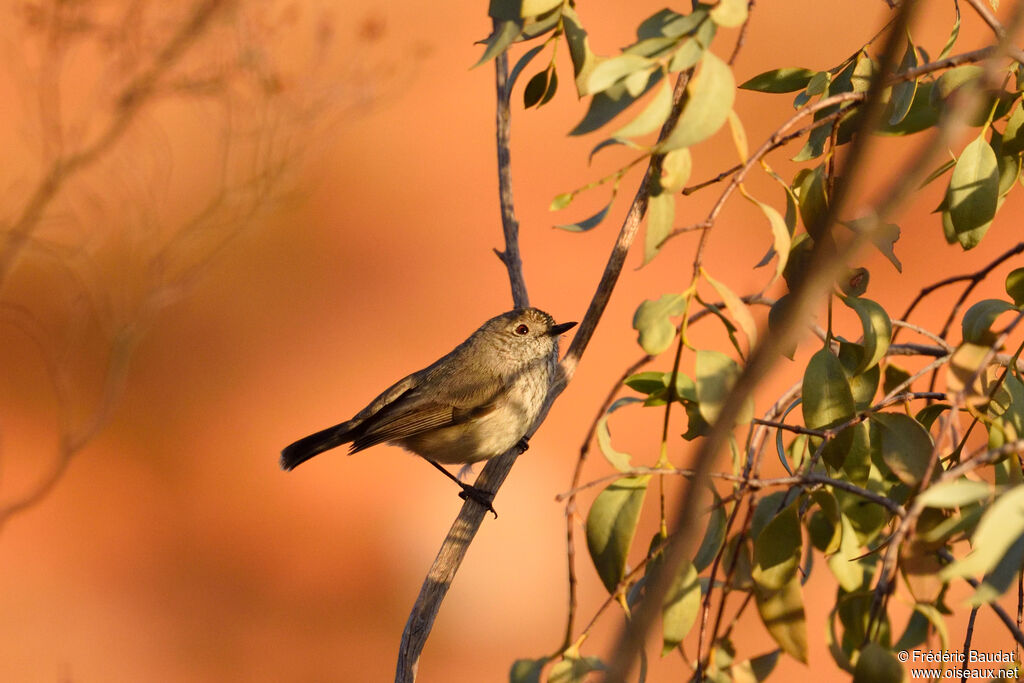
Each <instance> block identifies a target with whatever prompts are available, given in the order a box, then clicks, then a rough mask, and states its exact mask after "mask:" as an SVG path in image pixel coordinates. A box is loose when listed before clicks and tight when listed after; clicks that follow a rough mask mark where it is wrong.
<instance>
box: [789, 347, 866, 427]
mask: <svg viewBox="0 0 1024 683" xmlns="http://www.w3.org/2000/svg"><path fill="white" fill-rule="evenodd" d="M801 408H802V409H803V414H804V423H805V424H806V425H807V426H808V427H809V428H811V429H829V428H831V427H834V426H836V425H839V424H842V423H844V422H847V421H849V420H850V419H851V418H853V415H854V412H855V410H854V401H853V393H852V392H851V391H850V384H849V382H848V381H847V379H846V373H845V372H843V366H842V364H841V363H840V362H839V359H838V358H836V357H835V356H833V355H832V354H831V353H829V351H828V349H822V350H820V351H818V352H817V353H815V354H814V355H813V356H811V359H810V361H809V362H808V363H807V369H806V370H805V371H804V379H803V403H802V404H801Z"/></svg>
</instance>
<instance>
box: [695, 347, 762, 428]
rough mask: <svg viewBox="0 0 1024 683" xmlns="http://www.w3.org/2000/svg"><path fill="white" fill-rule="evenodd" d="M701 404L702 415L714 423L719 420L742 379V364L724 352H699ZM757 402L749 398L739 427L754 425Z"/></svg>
mask: <svg viewBox="0 0 1024 683" xmlns="http://www.w3.org/2000/svg"><path fill="white" fill-rule="evenodd" d="M696 375H697V376H696V382H697V401H698V402H699V404H700V414H701V417H703V418H704V419H705V420H707V421H708V423H710V424H714V422H715V420H717V419H718V416H719V414H720V413H721V412H722V408H723V407H724V406H725V401H726V399H727V398H728V397H729V392H730V391H732V388H733V386H734V385H735V384H736V380H738V379H739V376H740V368H739V365H737V364H736V361H734V360H733V359H732V358H729V356H727V355H725V354H724V353H722V352H720V351H708V350H704V349H701V350H699V351H697V362H696ZM753 412H754V406H753V401H752V400H750V399H748V401H747V402H746V404H745V405H744V408H743V409H742V410H741V411H740V415H739V417H738V419H737V420H736V421H737V423H739V424H746V423H747V422H750V420H751V418H752V417H753Z"/></svg>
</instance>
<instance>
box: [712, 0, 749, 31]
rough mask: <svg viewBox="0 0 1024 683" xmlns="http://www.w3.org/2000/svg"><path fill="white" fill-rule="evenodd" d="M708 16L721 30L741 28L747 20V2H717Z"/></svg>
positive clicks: (730, 0) (743, 0)
mask: <svg viewBox="0 0 1024 683" xmlns="http://www.w3.org/2000/svg"><path fill="white" fill-rule="evenodd" d="M709 14H710V16H711V20H712V21H714V22H715V23H716V24H718V25H719V26H721V27H722V28H735V27H737V26H742V25H743V22H745V21H746V20H747V0H719V2H718V4H717V5H715V6H714V7H713V8H712V9H711V11H710V12H709Z"/></svg>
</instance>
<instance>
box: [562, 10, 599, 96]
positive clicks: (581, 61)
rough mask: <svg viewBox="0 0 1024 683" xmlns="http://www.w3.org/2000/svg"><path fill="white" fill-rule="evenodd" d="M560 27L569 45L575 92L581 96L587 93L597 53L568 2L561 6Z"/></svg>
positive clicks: (595, 64)
mask: <svg viewBox="0 0 1024 683" xmlns="http://www.w3.org/2000/svg"><path fill="white" fill-rule="evenodd" d="M562 27H563V28H564V29H565V42H566V43H568V45H569V56H570V57H571V58H572V71H573V74H575V76H576V93H577V94H578V95H579V96H580V97H583V96H584V95H588V94H589V93H588V92H587V82H588V81H589V80H590V74H591V72H592V71H593V70H594V67H595V66H597V55H595V54H594V53H593V52H592V51H591V49H590V41H589V40H588V38H587V32H586V31H585V30H584V29H583V24H581V23H580V18H579V16H578V15H577V14H576V10H575V9H574V8H573V7H572V6H570V5H569V4H565V5H563V6H562Z"/></svg>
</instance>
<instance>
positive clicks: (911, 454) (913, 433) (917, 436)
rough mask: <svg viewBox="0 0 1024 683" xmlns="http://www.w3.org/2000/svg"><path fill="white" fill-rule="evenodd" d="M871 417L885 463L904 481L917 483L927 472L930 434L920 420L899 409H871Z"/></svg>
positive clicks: (911, 483) (915, 484) (910, 484)
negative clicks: (892, 411)
mask: <svg viewBox="0 0 1024 683" xmlns="http://www.w3.org/2000/svg"><path fill="white" fill-rule="evenodd" d="M871 420H872V422H874V423H875V424H877V425H878V427H879V434H880V436H881V440H882V443H881V451H882V459H883V460H884V461H885V464H886V465H888V466H889V469H891V470H892V472H893V474H895V475H896V476H897V477H898V478H899V480H900V481H902V482H903V483H904V484H906V485H907V486H917V485H918V484H919V483H920V482H921V480H922V479H923V478H924V475H925V474H926V473H927V472H928V462H929V460H930V459H931V453H932V437H931V434H929V433H928V430H927V429H925V428H924V426H922V425H921V423H920V422H918V421H917V420H915V419H914V418H912V417H910V416H909V415H905V414H903V413H875V414H873V415H872V416H871Z"/></svg>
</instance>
